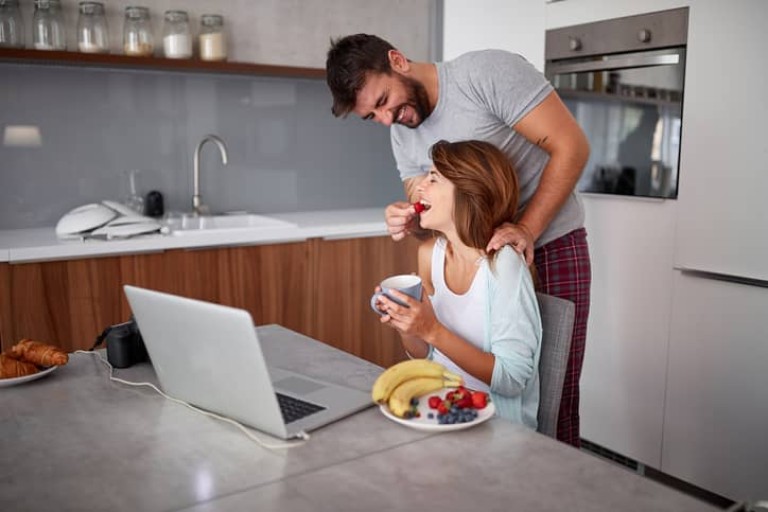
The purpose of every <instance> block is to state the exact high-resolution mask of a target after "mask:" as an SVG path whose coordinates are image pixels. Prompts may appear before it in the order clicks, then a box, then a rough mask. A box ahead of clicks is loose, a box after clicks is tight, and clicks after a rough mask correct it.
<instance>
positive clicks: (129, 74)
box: [0, 64, 403, 229]
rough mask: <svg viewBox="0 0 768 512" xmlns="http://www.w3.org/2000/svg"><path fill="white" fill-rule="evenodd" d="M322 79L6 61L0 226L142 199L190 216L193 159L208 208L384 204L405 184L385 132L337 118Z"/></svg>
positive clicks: (0, 88) (0, 123)
mask: <svg viewBox="0 0 768 512" xmlns="http://www.w3.org/2000/svg"><path fill="white" fill-rule="evenodd" d="M330 108H331V97H330V93H329V91H328V89H327V86H326V85H325V82H324V81H323V80H310V79H289V78H266V77H241V76H222V75H205V74H189V73H171V72H156V71H135V70H110V69H92V68H73V67H53V66H39V65H22V64H0V137H2V140H0V229H16V228H31V227H43V226H53V225H54V224H55V223H56V221H57V220H58V218H59V217H60V216H61V215H62V214H64V213H65V212H67V211H68V210H70V209H72V208H74V207H76V206H79V205H81V204H85V203H90V202H95V201H100V200H103V199H116V200H122V199H124V198H126V197H127V196H128V194H129V192H130V189H129V175H130V171H131V170H138V171H139V172H138V173H136V176H137V179H136V181H137V185H138V192H139V194H141V195H142V196H143V195H145V194H146V193H147V192H149V191H150V190H159V191H160V192H162V193H163V195H164V199H165V209H166V211H179V212H182V211H189V210H190V209H191V197H192V158H193V154H194V150H195V147H196V146H197V144H198V143H199V142H200V141H201V140H202V138H203V137H204V136H205V135H206V134H209V133H212V134H216V135H218V136H220V137H221V138H222V139H223V140H224V141H225V143H226V144H227V146H228V150H229V164H228V165H226V166H224V165H222V163H221V159H220V156H219V152H218V150H217V148H216V147H215V145H213V144H206V145H205V147H204V149H203V152H202V156H201V159H200V167H201V194H202V197H203V202H204V203H205V204H207V205H208V206H210V208H211V210H212V211H214V212H227V211H249V212H256V213H280V212H289V211H311V210H329V209H340V208H366V207H384V206H385V205H386V204H388V203H389V202H391V201H393V200H397V199H400V198H402V196H403V190H402V185H401V183H400V180H399V178H398V173H397V171H396V170H395V161H394V158H393V157H392V153H391V150H390V145H389V131H388V130H386V129H384V128H382V127H381V126H378V125H374V124H373V123H369V122H364V121H361V120H360V119H358V118H353V117H349V118H348V119H345V120H341V119H337V118H335V117H333V115H331V112H330Z"/></svg>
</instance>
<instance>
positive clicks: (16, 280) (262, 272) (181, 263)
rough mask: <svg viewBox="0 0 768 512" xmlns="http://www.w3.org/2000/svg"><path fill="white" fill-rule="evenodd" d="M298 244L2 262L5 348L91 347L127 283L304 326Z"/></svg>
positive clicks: (122, 306) (305, 274)
mask: <svg viewBox="0 0 768 512" xmlns="http://www.w3.org/2000/svg"><path fill="white" fill-rule="evenodd" d="M309 246H310V244H309V243H307V242H303V243H296V244H281V245H267V246H255V247H235V248H221V249H206V250H191V251H186V250H173V251H167V252H164V253H157V254H139V255H130V256H117V257H106V258H86V259H79V260H69V261H52V262H42V263H21V264H10V265H9V264H5V265H3V271H0V272H2V273H0V276H2V281H0V283H2V292H0V312H2V313H1V314H2V318H3V322H2V323H0V329H2V339H3V343H4V348H6V347H5V346H6V345H8V346H9V345H10V344H12V343H14V342H16V341H18V340H19V339H21V338H24V337H28V338H34V339H39V340H44V341H47V342H50V343H55V344H57V345H59V346H61V347H62V348H64V349H65V350H76V349H83V348H89V347H90V346H91V345H92V344H93V342H94V340H95V338H96V336H97V335H98V334H99V333H101V331H102V330H103V329H104V328H105V327H107V326H109V325H112V324H115V323H119V322H124V321H125V320H127V319H128V318H129V316H130V308H129V306H128V303H127V301H126V300H125V295H124V294H123V290H122V285H124V284H132V285H136V286H142V287H146V288H151V289H154V290H158V291H164V292H168V293H173V294H177V295H181V296H184V297H190V298H194V299H200V300H207V301H211V302H217V303H221V304H226V305H232V306H236V307H240V308H244V309H247V310H248V311H250V312H251V314H252V315H253V318H254V321H255V322H256V323H257V324H268V323H279V324H281V325H284V326H285V327H288V328H290V329H294V330H297V331H302V332H306V331H307V330H308V327H309V321H310V318H311V315H310V313H309V305H310V303H309V302H308V301H307V299H308V296H307V294H306V292H305V290H307V289H309V286H310V281H309V277H310V274H309V251H308V248H309Z"/></svg>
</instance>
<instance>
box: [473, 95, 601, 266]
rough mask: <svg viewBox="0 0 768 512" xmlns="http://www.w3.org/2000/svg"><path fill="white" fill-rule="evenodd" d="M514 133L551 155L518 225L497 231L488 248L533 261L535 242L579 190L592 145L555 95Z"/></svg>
mask: <svg viewBox="0 0 768 512" xmlns="http://www.w3.org/2000/svg"><path fill="white" fill-rule="evenodd" d="M513 128H514V130H515V131H517V132H518V133H519V134H521V135H522V136H524V137H525V138H526V139H528V140H529V141H531V142H532V143H534V144H536V145H537V146H539V147H541V148H542V149H543V150H544V151H546V152H547V153H549V161H548V162H547V165H546V166H545V167H544V170H543V172H542V175H541V180H540V181H539V186H538V188H537V189H536V192H534V194H533V197H531V199H530V201H529V202H528V205H527V206H526V208H525V211H524V212H523V215H522V217H521V218H520V219H519V220H518V222H517V224H516V225H512V224H505V225H504V227H503V228H501V229H499V230H497V231H496V232H495V234H494V235H493V237H492V238H491V241H490V242H489V244H488V249H489V250H490V249H493V250H498V249H500V248H501V247H502V246H503V245H505V244H511V245H512V246H513V247H514V248H515V249H516V250H517V251H518V252H521V253H524V254H525V256H526V261H527V262H528V263H530V262H531V261H532V260H533V245H534V242H535V241H536V240H537V239H538V238H539V237H540V236H541V234H542V233H543V232H544V230H545V229H546V228H547V226H548V225H549V223H550V222H552V219H553V218H554V217H555V215H556V214H557V212H558V211H559V210H560V208H561V207H562V206H563V204H564V203H565V201H566V199H567V198H568V196H569V195H570V194H571V192H572V191H573V189H574V188H575V187H576V183H577V182H578V181H579V177H580V176H581V173H582V171H583V170H584V165H585V164H586V162H587V158H588V157H589V142H588V141H587V137H586V136H585V135H584V132H583V131H582V130H581V128H580V127H579V125H578V123H576V120H575V119H574V118H573V116H572V115H571V113H570V111H569V110H568V108H567V107H566V106H565V105H564V104H563V102H562V101H561V100H560V97H559V96H558V95H557V93H556V92H554V91H553V92H551V93H550V94H549V95H548V96H547V97H546V98H544V100H543V101H542V102H541V103H539V104H538V105H537V106H536V107H535V108H534V109H533V110H531V111H530V112H529V113H528V114H526V115H525V117H523V118H522V119H521V120H520V121H519V122H518V123H517V124H515V126H513Z"/></svg>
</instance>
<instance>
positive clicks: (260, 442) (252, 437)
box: [73, 350, 309, 450]
mask: <svg viewBox="0 0 768 512" xmlns="http://www.w3.org/2000/svg"><path fill="white" fill-rule="evenodd" d="M73 354H86V355H93V356H96V357H97V358H99V360H100V361H101V362H102V363H104V364H105V365H106V366H107V368H108V369H109V380H111V381H113V382H119V383H120V384H125V385H126V386H136V387H138V386H146V387H150V388H152V389H154V390H155V391H157V393H158V394H160V396H162V397H164V398H166V399H168V400H170V401H171V402H176V403H177V404H181V405H183V406H185V407H188V408H190V409H192V410H193V411H195V412H198V413H200V414H202V415H204V416H209V417H211V418H216V419H217V420H221V421H224V422H226V423H230V424H232V425H234V426H235V427H237V428H239V429H240V430H241V431H242V432H243V434H245V436H246V437H247V438H248V439H250V440H251V441H254V442H255V443H257V444H258V445H259V446H261V447H263V448H267V449H270V450H275V449H283V448H296V447H297V446H301V445H303V444H304V443H306V442H307V441H309V434H307V433H306V432H300V433H299V437H300V438H301V439H300V440H297V441H289V442H284V443H279V444H272V443H267V442H264V441H263V440H262V439H260V438H259V437H258V436H255V435H254V434H253V432H251V431H249V430H248V429H247V428H246V427H245V426H243V425H242V424H241V423H239V422H237V421H235V420H233V419H232V418H227V417H226V416H220V415H218V414H215V413H212V412H208V411H204V410H203V409H199V408H197V407H195V406H194V405H192V404H190V403H188V402H185V401H184V400H179V399H178V398H174V397H172V396H170V395H166V394H165V393H163V392H162V391H161V390H160V389H159V388H158V387H157V386H155V385H154V384H152V383H151V382H132V381H129V380H124V379H121V378H119V377H115V376H114V375H113V371H114V368H112V365H111V364H109V361H107V360H106V359H104V358H103V357H101V354H99V353H98V352H89V351H87V350H76V351H74V352H73Z"/></svg>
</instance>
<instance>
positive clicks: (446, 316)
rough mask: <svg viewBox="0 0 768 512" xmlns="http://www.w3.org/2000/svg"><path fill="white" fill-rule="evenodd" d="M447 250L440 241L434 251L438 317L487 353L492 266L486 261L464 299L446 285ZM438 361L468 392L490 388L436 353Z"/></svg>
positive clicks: (450, 329) (434, 298)
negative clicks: (489, 276)
mask: <svg viewBox="0 0 768 512" xmlns="http://www.w3.org/2000/svg"><path fill="white" fill-rule="evenodd" d="M445 248H446V241H445V239H444V238H438V239H437V241H436V242H435V246H434V249H433V250H432V285H433V286H434V288H435V293H434V295H432V296H430V300H431V301H432V307H433V309H434V310H435V316H436V317H437V319H438V321H439V322H440V323H441V324H443V325H444V326H445V327H446V329H448V330H449V331H451V332H452V333H454V334H456V335H458V336H460V337H461V338H463V339H465V340H466V341H468V342H469V343H472V344H473V345H474V346H476V347H477V348H479V349H480V350H483V341H484V340H485V308H486V302H487V301H488V278H487V275H486V272H488V262H487V260H485V259H483V260H482V263H481V264H480V267H479V268H478V269H477V272H476V273H475V277H474V279H473V280H472V284H471V285H470V286H469V290H467V293H465V294H463V295H459V294H456V293H454V292H452V291H451V290H450V289H449V288H448V286H447V285H446V284H445ZM432 357H433V359H434V360H435V361H437V362H438V363H440V364H442V365H443V366H445V367H446V368H448V369H449V370H451V371H453V372H456V373H459V374H460V375H461V376H462V377H463V378H464V384H465V385H466V386H467V387H468V388H472V389H475V390H478V391H486V392H487V391H488V385H487V384H486V383H485V382H483V381H481V380H480V379H477V378H475V377H473V376H472V375H470V374H468V373H467V372H465V371H464V370H463V369H462V368H461V367H459V366H458V365H457V364H455V363H454V362H453V361H451V360H450V359H449V358H448V357H447V356H446V355H445V354H443V353H442V352H440V351H439V350H438V349H435V350H434V352H433V353H432Z"/></svg>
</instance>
